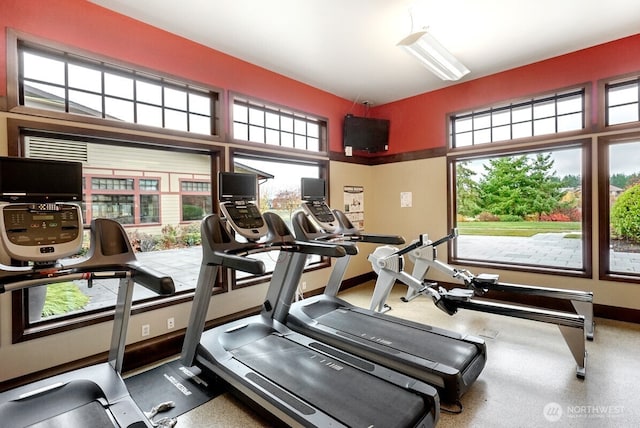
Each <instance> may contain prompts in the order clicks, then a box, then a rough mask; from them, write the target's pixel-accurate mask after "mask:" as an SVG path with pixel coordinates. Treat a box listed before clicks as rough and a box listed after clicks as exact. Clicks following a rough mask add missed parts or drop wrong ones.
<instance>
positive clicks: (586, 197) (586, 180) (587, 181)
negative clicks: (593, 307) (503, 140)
mask: <svg viewBox="0 0 640 428" xmlns="http://www.w3.org/2000/svg"><path fill="white" fill-rule="evenodd" d="M591 142H592V140H591V138H581V139H569V140H560V141H542V142H537V143H535V144H528V145H524V146H516V147H513V146H512V147H510V148H508V149H507V148H493V150H482V151H481V150H477V149H476V150H469V151H467V152H465V153H460V152H457V153H449V154H448V155H447V177H448V179H447V199H448V215H447V218H448V220H447V223H448V227H449V229H450V230H451V229H453V228H455V227H456V226H457V194H456V175H455V166H454V165H455V163H456V162H462V161H466V160H474V159H483V158H487V157H492V156H496V157H497V156H519V155H523V154H531V153H536V152H546V151H553V150H561V149H565V148H572V147H573V148H578V147H579V148H581V150H582V171H581V176H582V231H581V232H582V268H580V269H575V268H561V267H557V266H541V265H532V264H522V263H507V262H496V261H490V260H476V259H466V258H461V257H458V255H457V249H458V248H457V247H458V246H457V242H456V240H453V241H452V242H451V245H449V246H448V255H447V256H448V261H449V262H450V263H453V264H461V265H465V266H478V267H489V268H495V269H505V270H510V271H522V272H533V273H542V274H550V275H558V276H571V277H581V278H589V277H591V276H592V274H593V273H592V270H593V267H592V263H591V260H592V242H593V236H592V229H593V221H592V215H591V207H592V203H591V189H592V177H591V156H592V155H591Z"/></svg>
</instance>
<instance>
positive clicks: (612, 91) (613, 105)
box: [605, 77, 640, 126]
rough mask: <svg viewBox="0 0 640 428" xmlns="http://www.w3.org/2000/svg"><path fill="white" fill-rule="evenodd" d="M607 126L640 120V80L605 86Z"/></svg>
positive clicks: (637, 78) (635, 79)
mask: <svg viewBox="0 0 640 428" xmlns="http://www.w3.org/2000/svg"><path fill="white" fill-rule="evenodd" d="M605 116H606V118H605V125H606V126H611V125H619V124H622V123H629V122H637V121H639V120H640V78H639V77H636V78H634V79H631V80H625V81H623V82H616V83H608V84H606V85H605Z"/></svg>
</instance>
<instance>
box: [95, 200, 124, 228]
mask: <svg viewBox="0 0 640 428" xmlns="http://www.w3.org/2000/svg"><path fill="white" fill-rule="evenodd" d="M91 210H92V216H93V218H110V219H113V220H116V221H117V222H118V223H122V224H133V223H134V222H135V213H134V196H133V195H92V196H91Z"/></svg>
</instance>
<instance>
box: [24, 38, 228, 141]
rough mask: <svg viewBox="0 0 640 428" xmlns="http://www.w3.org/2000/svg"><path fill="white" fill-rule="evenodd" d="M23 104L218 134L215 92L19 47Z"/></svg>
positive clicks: (75, 57)
mask: <svg viewBox="0 0 640 428" xmlns="http://www.w3.org/2000/svg"><path fill="white" fill-rule="evenodd" d="M18 53H19V74H18V76H19V78H18V80H19V82H18V84H19V100H18V103H19V105H22V106H25V107H30V108H36V109H44V110H49V111H53V112H60V113H73V114H78V115H84V116H90V117H97V118H102V119H110V120H115V121H121V122H126V123H134V124H139V125H147V126H153V127H159V128H165V129H171V130H177V131H184V132H192V133H197V134H204V135H217V133H218V130H217V129H216V127H217V126H216V123H217V121H218V120H217V118H216V111H215V110H216V105H217V100H218V94H217V93H216V92H214V91H211V90H207V89H205V88H202V87H199V86H195V85H192V84H190V83H185V82H180V81H177V80H175V79H171V78H166V77H159V76H154V75H151V74H149V73H145V72H141V71H138V70H133V69H128V68H126V67H122V66H117V65H114V64H108V63H105V62H103V61H99V60H93V59H88V58H85V57H82V56H80V55H77V54H73V53H69V52H59V51H54V50H52V49H48V48H43V47H40V46H36V45H34V44H31V43H26V42H20V43H19V44H18Z"/></svg>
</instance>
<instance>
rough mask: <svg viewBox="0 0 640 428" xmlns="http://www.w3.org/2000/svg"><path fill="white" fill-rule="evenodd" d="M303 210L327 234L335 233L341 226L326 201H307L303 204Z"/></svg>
mask: <svg viewBox="0 0 640 428" xmlns="http://www.w3.org/2000/svg"><path fill="white" fill-rule="evenodd" d="M302 210H303V211H304V212H305V213H306V214H307V215H308V216H310V217H311V218H312V219H313V220H314V221H315V222H316V223H318V225H319V226H320V227H321V228H322V229H323V230H324V231H325V232H329V233H332V232H335V231H336V230H338V227H339V224H338V221H337V220H336V217H335V216H334V215H333V212H332V211H331V208H329V207H328V206H327V204H326V202H325V201H306V202H303V203H302Z"/></svg>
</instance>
